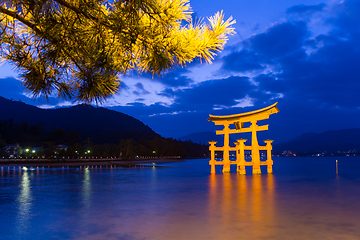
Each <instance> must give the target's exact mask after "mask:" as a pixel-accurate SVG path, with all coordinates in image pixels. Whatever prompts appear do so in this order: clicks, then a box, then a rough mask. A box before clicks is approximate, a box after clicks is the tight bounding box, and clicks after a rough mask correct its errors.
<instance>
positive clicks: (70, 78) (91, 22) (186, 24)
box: [0, 0, 235, 102]
mask: <svg viewBox="0 0 360 240" xmlns="http://www.w3.org/2000/svg"><path fill="white" fill-rule="evenodd" d="M0 3H1V5H0V47H1V48H0V58H1V60H3V61H8V62H10V63H11V64H13V65H14V66H15V67H16V69H17V70H18V71H19V72H20V73H21V77H22V79H23V85H24V87H25V88H26V89H27V90H29V91H30V92H31V94H32V95H33V96H34V97H38V96H44V97H49V96H50V95H51V94H53V93H57V94H58V96H59V98H64V99H74V100H75V101H79V102H91V101H96V102H99V101H100V102H101V101H103V100H105V99H106V98H107V97H109V96H111V95H112V94H115V93H116V92H118V90H119V87H120V82H121V81H120V77H121V76H122V75H124V74H126V72H128V71H129V70H135V71H137V72H139V73H141V72H145V73H151V74H157V75H161V74H163V73H166V72H168V71H169V70H171V69H172V68H173V67H175V66H185V65H186V64H187V63H189V62H191V61H192V60H194V59H196V58H198V59H203V60H205V61H206V62H209V63H211V60H212V59H213V57H214V55H216V52H219V51H221V50H222V49H223V46H224V44H225V43H226V41H227V37H228V35H230V34H233V33H234V29H233V28H232V27H231V26H232V25H233V24H234V23H235V21H234V20H232V18H231V17H230V18H229V19H228V20H226V21H224V16H223V13H222V12H221V13H217V14H215V15H214V16H213V17H210V18H209V19H208V21H209V24H205V23H203V22H197V23H193V22H192V21H191V13H192V11H191V8H190V5H189V1H188V0H114V1H100V0H71V1H70V0H13V1H11V0H0Z"/></svg>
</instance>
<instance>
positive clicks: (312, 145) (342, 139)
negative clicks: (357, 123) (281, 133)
mask: <svg viewBox="0 0 360 240" xmlns="http://www.w3.org/2000/svg"><path fill="white" fill-rule="evenodd" d="M353 149H357V150H360V129H359V128H352V129H343V130H332V131H326V132H322V133H306V134H303V135H300V136H299V137H296V138H294V139H292V140H290V141H288V142H285V143H282V144H279V145H274V151H275V152H281V151H284V150H290V151H293V152H324V151H326V152H329V153H331V152H334V151H347V150H353Z"/></svg>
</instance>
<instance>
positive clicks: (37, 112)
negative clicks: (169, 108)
mask: <svg viewBox="0 0 360 240" xmlns="http://www.w3.org/2000/svg"><path fill="white" fill-rule="evenodd" d="M10 119H12V120H13V122H14V123H16V124H20V123H22V122H23V121H27V122H28V123H29V124H38V123H42V125H44V126H45V128H47V129H51V127H53V126H54V127H56V128H62V129H64V130H65V131H74V130H76V131H77V133H78V134H79V135H80V137H81V138H83V139H84V138H88V137H89V138H90V139H91V140H92V141H93V142H94V143H99V144H102V143H117V142H119V140H121V139H128V138H133V139H135V140H136V139H139V138H142V139H152V138H154V137H160V136H159V135H158V134H157V133H155V132H154V131H153V130H152V129H151V128H150V127H148V126H146V125H145V124H144V123H142V122H141V121H139V120H138V119H135V118H133V117H131V116H129V115H126V114H123V113H120V112H116V111H113V110H109V109H106V108H102V107H92V106H90V105H77V106H73V107H68V108H58V109H40V108H38V107H34V106H31V105H27V104H25V103H22V102H17V101H11V100H8V99H5V98H3V97H0V120H10Z"/></svg>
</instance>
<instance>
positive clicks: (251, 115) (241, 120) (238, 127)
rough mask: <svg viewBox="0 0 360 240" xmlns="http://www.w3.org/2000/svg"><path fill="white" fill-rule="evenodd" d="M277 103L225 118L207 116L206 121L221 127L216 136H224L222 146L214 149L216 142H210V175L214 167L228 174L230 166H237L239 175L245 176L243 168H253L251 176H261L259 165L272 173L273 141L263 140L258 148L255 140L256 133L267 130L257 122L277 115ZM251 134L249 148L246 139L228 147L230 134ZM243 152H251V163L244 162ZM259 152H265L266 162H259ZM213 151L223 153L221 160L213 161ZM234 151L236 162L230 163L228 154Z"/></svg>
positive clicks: (266, 127) (266, 126) (213, 171)
mask: <svg viewBox="0 0 360 240" xmlns="http://www.w3.org/2000/svg"><path fill="white" fill-rule="evenodd" d="M276 105H277V103H274V104H273V105H271V106H269V107H266V108H263V109H259V110H256V111H252V112H247V113H240V114H234V115H227V116H214V115H209V116H210V117H209V118H208V121H212V122H214V123H215V125H223V126H224V129H223V130H219V131H216V135H222V134H223V135H224V146H223V147H216V146H215V144H216V143H217V142H215V141H210V142H209V144H210V147H209V150H210V152H211V160H210V162H209V164H210V165H211V173H215V165H223V173H228V172H230V165H231V164H236V165H237V172H238V173H239V174H246V172H245V166H252V167H253V174H261V170H260V165H267V172H268V173H272V165H273V161H272V159H271V150H272V146H271V143H272V142H273V140H265V141H264V142H265V143H266V145H265V146H259V143H258V140H257V135H256V132H257V131H265V130H268V128H269V125H263V126H258V125H257V121H260V120H264V119H268V118H269V116H270V115H271V114H274V113H278V112H279V109H278V108H277V107H276ZM247 122H250V123H251V126H250V127H246V128H244V124H245V123H247ZM231 124H234V125H235V129H231V128H230V125H231ZM245 132H251V146H246V145H245V142H246V141H247V139H237V140H236V142H235V147H230V145H229V135H230V134H232V133H245ZM245 150H250V151H251V162H246V161H245ZM260 150H266V151H267V160H266V161H260ZM215 151H222V152H223V160H222V161H215ZM230 151H236V161H230V158H229V152H230Z"/></svg>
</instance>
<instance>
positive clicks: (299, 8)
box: [286, 3, 327, 14]
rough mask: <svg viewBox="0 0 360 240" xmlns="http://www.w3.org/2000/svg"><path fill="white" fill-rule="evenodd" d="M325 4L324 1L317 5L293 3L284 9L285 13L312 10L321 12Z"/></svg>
mask: <svg viewBox="0 0 360 240" xmlns="http://www.w3.org/2000/svg"><path fill="white" fill-rule="evenodd" d="M326 6H327V5H326V4H325V3H320V4H317V5H304V4H300V5H295V6H292V7H290V8H288V9H287V10H286V13H298V14H304V13H313V12H321V11H322V10H323V9H324V8H325V7H326Z"/></svg>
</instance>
